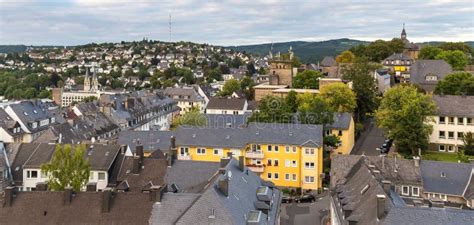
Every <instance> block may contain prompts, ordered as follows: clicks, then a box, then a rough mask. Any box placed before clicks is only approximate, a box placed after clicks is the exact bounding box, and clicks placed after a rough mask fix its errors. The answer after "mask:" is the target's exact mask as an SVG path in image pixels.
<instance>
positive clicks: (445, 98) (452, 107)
mask: <svg viewBox="0 0 474 225" xmlns="http://www.w3.org/2000/svg"><path fill="white" fill-rule="evenodd" d="M433 101H434V102H435V103H436V107H437V115H438V116H452V117H456V116H458V117H474V107H467V106H474V96H459V95H433Z"/></svg>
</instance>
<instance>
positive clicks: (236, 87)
mask: <svg viewBox="0 0 474 225" xmlns="http://www.w3.org/2000/svg"><path fill="white" fill-rule="evenodd" d="M240 88H241V87H240V82H239V81H238V80H235V79H230V80H228V81H226V82H225V83H224V86H223V87H222V91H221V92H220V93H219V95H220V96H230V95H232V93H234V92H239V91H240Z"/></svg>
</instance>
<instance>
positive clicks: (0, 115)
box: [0, 108, 23, 136]
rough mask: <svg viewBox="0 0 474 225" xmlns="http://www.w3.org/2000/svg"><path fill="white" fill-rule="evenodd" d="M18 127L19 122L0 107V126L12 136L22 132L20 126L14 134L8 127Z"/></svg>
mask: <svg viewBox="0 0 474 225" xmlns="http://www.w3.org/2000/svg"><path fill="white" fill-rule="evenodd" d="M15 127H19V123H18V122H17V121H15V120H14V119H12V118H11V117H10V116H9V115H8V114H7V113H6V112H5V110H4V109H3V108H0V128H3V129H4V130H5V131H6V132H7V133H8V134H9V135H11V136H14V135H17V134H20V133H22V132H23V130H22V129H21V128H20V132H19V133H16V134H14V133H13V132H11V131H10V129H12V128H15Z"/></svg>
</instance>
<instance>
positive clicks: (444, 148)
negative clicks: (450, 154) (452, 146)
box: [438, 145, 446, 152]
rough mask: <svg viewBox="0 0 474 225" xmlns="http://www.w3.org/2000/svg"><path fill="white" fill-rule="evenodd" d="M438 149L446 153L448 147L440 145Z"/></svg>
mask: <svg viewBox="0 0 474 225" xmlns="http://www.w3.org/2000/svg"><path fill="white" fill-rule="evenodd" d="M438 149H439V151H440V152H444V151H446V147H445V146H444V145H439V146H438Z"/></svg>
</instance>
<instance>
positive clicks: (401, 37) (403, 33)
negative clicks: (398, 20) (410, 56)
mask: <svg viewBox="0 0 474 225" xmlns="http://www.w3.org/2000/svg"><path fill="white" fill-rule="evenodd" d="M400 39H402V40H406V39H407V32H406V31H405V23H403V30H402V34H401V35H400Z"/></svg>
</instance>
